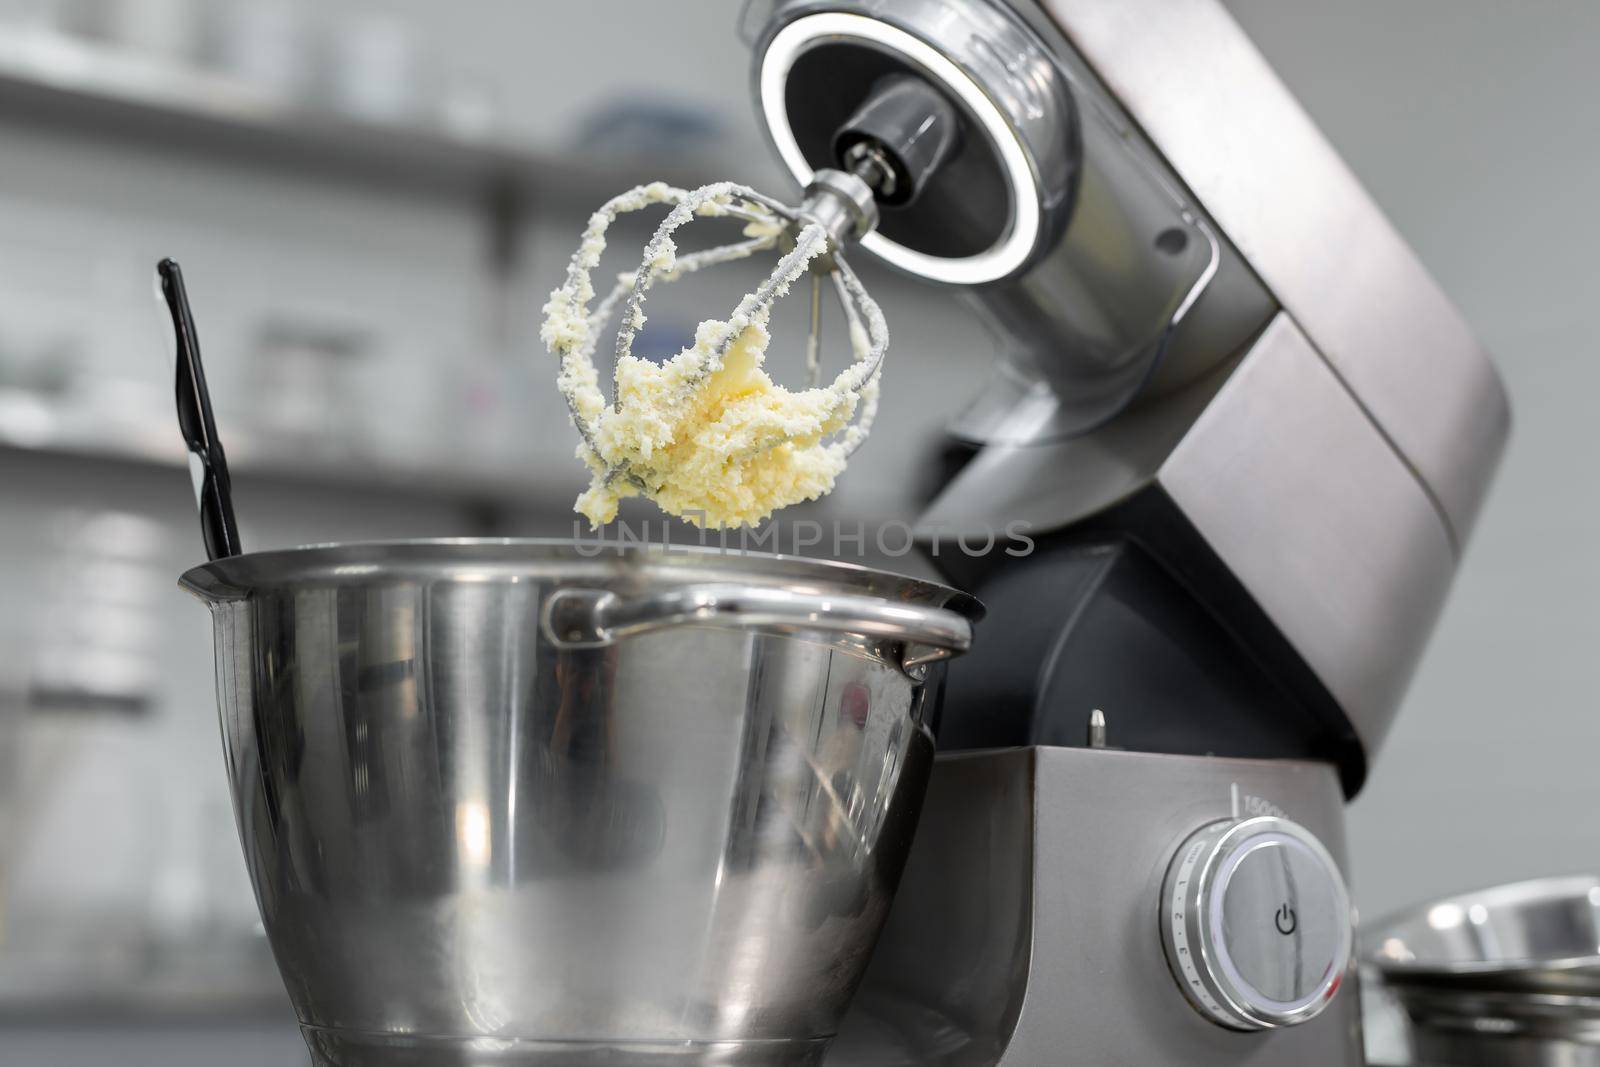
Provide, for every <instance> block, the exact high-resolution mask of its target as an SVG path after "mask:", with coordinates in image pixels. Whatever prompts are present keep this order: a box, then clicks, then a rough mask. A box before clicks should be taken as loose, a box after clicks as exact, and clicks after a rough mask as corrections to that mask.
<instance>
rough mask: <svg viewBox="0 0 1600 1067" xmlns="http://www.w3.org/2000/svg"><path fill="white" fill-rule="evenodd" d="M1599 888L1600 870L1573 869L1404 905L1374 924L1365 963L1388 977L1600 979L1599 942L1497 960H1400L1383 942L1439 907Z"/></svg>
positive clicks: (1508, 903) (1525, 900) (1515, 901)
mask: <svg viewBox="0 0 1600 1067" xmlns="http://www.w3.org/2000/svg"><path fill="white" fill-rule="evenodd" d="M1595 890H1600V873H1595V872H1588V873H1575V874H1562V875H1547V876H1545V877H1541V878H1526V879H1522V880H1520V881H1516V882H1505V883H1501V884H1499V885H1493V886H1487V887H1484V888H1481V889H1475V890H1469V891H1467V892H1465V893H1455V894H1452V895H1450V896H1445V897H1438V898H1435V899H1432V900H1429V901H1427V902H1426V903H1423V904H1416V905H1411V906H1410V907H1406V908H1402V909H1400V910H1398V911H1395V912H1393V913H1391V914H1389V915H1386V916H1384V918H1383V919H1381V920H1379V921H1377V922H1375V923H1373V925H1372V927H1371V930H1372V932H1371V933H1370V934H1369V935H1368V936H1367V937H1366V938H1364V941H1365V942H1366V945H1365V948H1364V951H1363V953H1362V956H1363V961H1364V962H1365V963H1367V964H1369V965H1371V966H1373V967H1376V968H1377V969H1378V970H1379V972H1381V973H1382V974H1383V976H1384V978H1385V980H1387V981H1390V982H1405V981H1407V980H1417V981H1430V980H1446V981H1447V980H1449V979H1452V978H1462V979H1468V978H1487V977H1495V976H1507V977H1509V976H1527V977H1536V976H1539V975H1552V976H1554V977H1559V976H1564V975H1573V974H1574V973H1578V974H1580V975H1582V974H1583V972H1593V975H1592V977H1594V978H1595V979H1597V980H1600V945H1597V946H1596V948H1597V951H1596V952H1593V953H1582V954H1577V955H1571V956H1503V957H1500V958H1497V959H1476V960H1450V959H1442V958H1438V957H1432V958H1428V957H1413V958H1412V959H1400V958H1396V957H1394V956H1390V955H1386V954H1385V953H1384V951H1383V945H1384V943H1385V942H1386V941H1387V940H1389V939H1390V938H1394V937H1397V936H1399V933H1400V931H1401V930H1403V929H1406V928H1410V927H1413V926H1415V925H1417V924H1419V923H1426V922H1427V921H1428V915H1429V913H1430V912H1432V911H1433V910H1434V909H1435V908H1439V907H1454V908H1458V909H1460V910H1461V911H1463V912H1465V911H1468V910H1469V909H1470V908H1471V907H1472V906H1474V905H1482V906H1483V907H1487V908H1506V907H1518V906H1523V905H1527V904H1532V903H1536V902H1556V901H1559V900H1562V899H1569V898H1571V897H1572V896H1574V895H1577V894H1579V893H1581V894H1582V895H1584V896H1586V897H1588V898H1589V899H1591V900H1592V899H1593V896H1594V891H1595Z"/></svg>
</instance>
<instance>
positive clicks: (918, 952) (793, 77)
mask: <svg viewBox="0 0 1600 1067" xmlns="http://www.w3.org/2000/svg"><path fill="white" fill-rule="evenodd" d="M742 29H743V32H744V35H745V37H746V40H747V41H748V42H749V43H750V45H751V48H752V54H753V87H754V92H755V95H756V97H757V100H758V114H759V116H760V119H761V120H762V122H763V124H764V125H765V126H766V128H767V130H768V132H769V134H770V138H771V141H772V144H773V146H774V148H775V150H776V152H777V154H778V156H779V157H780V158H781V159H782V160H783V161H784V163H785V164H786V165H787V167H788V168H789V170H790V171H791V172H792V173H793V175H794V177H795V178H796V179H797V180H798V181H800V182H801V183H804V182H806V181H808V180H809V179H810V177H811V175H812V173H813V172H814V171H815V170H817V169H824V168H835V167H840V166H847V165H848V164H849V163H850V161H851V159H852V158H858V157H859V156H860V155H861V154H862V150H861V149H860V148H854V149H852V150H853V151H854V153H855V155H854V156H849V155H844V154H841V152H840V148H841V146H850V145H853V144H854V143H855V140H856V139H857V138H858V137H862V136H865V137H869V138H870V137H873V136H878V135H881V137H880V140H881V145H882V147H883V148H884V152H885V154H887V155H890V156H892V155H893V154H894V148H895V146H896V145H897V144H905V145H907V146H908V148H907V151H906V152H905V153H904V155H906V157H907V158H908V159H912V158H919V157H933V156H935V155H937V157H938V159H939V160H940V162H939V165H938V166H937V168H935V167H932V166H926V167H923V168H921V170H918V169H917V168H916V167H913V166H911V165H909V164H907V165H906V166H904V167H901V168H896V167H893V166H885V167H884V168H883V169H884V170H886V171H892V172H896V174H897V178H903V177H904V174H902V173H900V172H901V171H904V172H906V173H912V174H913V176H914V177H915V178H916V179H917V184H918V188H917V190H916V192H915V195H914V196H911V197H909V198H908V197H904V196H902V202H901V203H899V204H894V203H890V202H887V201H884V200H880V208H881V221H880V223H879V225H878V229H877V231H876V232H875V233H873V234H872V235H871V236H870V237H868V238H866V239H865V240H863V241H862V245H863V247H864V248H865V249H866V250H868V251H871V252H873V253H875V254H876V255H877V256H879V257H880V258H881V259H883V260H884V261H885V262H887V263H889V264H890V265H891V266H894V267H896V268H898V269H900V270H902V271H904V272H907V273H909V274H912V275H914V276H916V277H919V278H921V279H923V280H926V281H928V282H931V283H936V284H945V285H951V286H954V287H956V288H957V290H958V291H959V293H960V295H961V297H962V298H963V299H964V300H966V301H967V302H968V303H969V304H970V305H971V306H972V307H973V309H974V310H975V312H976V313H977V314H978V315H979V316H981V317H982V318H983V319H984V320H985V321H986V322H987V323H988V324H989V325H990V326H991V327H992V331H993V334H994V338H995V345H996V351H995V359H996V371H995V374H994V375H993V377H992V381H991V384H990V385H989V386H988V387H987V388H986V390H985V391H984V393H983V394H982V395H980V396H979V397H977V398H975V399H974V400H973V402H972V403H971V405H970V406H969V407H968V408H967V409H966V410H965V411H964V412H962V413H961V414H960V415H959V416H958V417H956V419H955V420H954V423H953V424H952V427H951V432H952V436H953V437H954V438H955V439H956V440H957V441H960V442H963V443H964V444H965V445H966V447H967V451H968V455H967V456H966V457H965V461H964V465H961V466H959V467H958V468H957V469H956V470H955V471H954V472H953V473H952V474H951V476H950V477H949V479H948V480H947V482H946V483H945V485H944V487H943V489H942V490H941V491H940V493H939V494H938V495H937V496H936V497H935V499H934V500H933V501H932V503H931V504H930V505H929V507H928V509H927V511H926V512H925V514H924V515H923V516H922V519H921V527H920V528H921V531H922V535H923V537H924V538H925V539H926V540H929V541H932V540H933V539H935V538H936V537H943V538H950V537H954V536H957V535H966V536H969V537H971V538H975V539H978V540H981V538H982V536H983V532H984V531H985V530H991V529H997V528H1001V527H1003V526H1004V525H1005V524H1006V523H1010V522H1015V521H1018V520H1021V521H1024V522H1026V523H1028V524H1029V525H1030V527H1031V531H1032V532H1033V536H1035V537H1036V538H1037V540H1038V542H1039V550H1038V551H1037V552H1036V553H1035V554H1034V555H1033V556H1032V557H1030V558H1028V559H1024V560H999V561H989V560H985V561H981V562H976V563H975V562H972V561H970V560H968V559H961V560H955V559H953V558H952V557H951V554H949V553H946V554H944V555H943V556H941V557H940V565H941V566H943V567H944V568H946V571H947V575H948V576H949V577H950V578H951V579H952V580H953V581H955V582H956V583H957V584H959V585H962V586H964V587H966V588H968V589H970V590H972V591H973V592H974V593H976V594H977V595H978V596H979V597H980V598H981V599H982V600H983V601H984V602H985V604H986V605H987V607H988V608H989V612H990V614H989V618H988V621H987V622H986V624H985V626H984V629H983V633H982V638H981V640H980V641H979V642H978V643H977V645H976V646H975V648H974V650H973V652H972V653H971V654H970V655H969V656H968V657H966V658H965V659H964V660H962V661H961V662H959V663H957V664H956V665H954V667H953V669H952V671H951V676H950V684H949V689H948V691H947V694H946V702H945V707H944V715H943V722H942V724H941V727H940V731H939V746H940V749H941V755H940V757H939V760H938V762H937V763H936V766H935V770H934V773H933V777H932V786H931V787H930V799H929V802H928V804H927V808H926V810H925V812H924V815H923V817H922V819H921V821H920V823H919V829H918V835H917V839H916V842H915V844H914V846H913V852H912V857H911V860H910V862H909V865H908V868H907V875H906V878H905V881H904V883H903V885H902V888H901V891H900V893H899V895H898V896H897V899H896V903H895V904H894V906H893V908H892V910H891V915H890V919H889V923H888V926H887V929H886V933H885V935H884V938H883V940H882V942H881V943H880V946H879V950H878V952H877V955H876V956H875V958H874V962H873V964H872V967H871V970H870V971H869V974H868V977H867V979H866V983H865V986H864V988H863V991H862V993H861V995H860V996H859V997H858V999H857V1000H856V1002H855V1005H854V1007H853V1009H852V1013H851V1015H850V1016H849V1018H848V1019H847V1022H846V1025H845V1028H844V1031H843V1032H842V1034H841V1036H840V1038H839V1040H838V1042H837V1043H836V1046H835V1048H834V1050H833V1052H832V1053H831V1055H830V1058H829V1060H828V1061H827V1062H828V1063H830V1064H852V1065H854V1064H861V1065H865V1064H873V1065H875V1067H889V1065H896V1064H948V1065H952V1067H953V1065H972V1067H988V1065H996V1064H1004V1065H1017V1067H1024V1065H1027V1067H1036V1065H1044V1064H1085V1065H1091V1064H1092V1065H1096V1067H1099V1065H1108V1064H1129V1065H1139V1067H1150V1065H1162V1064H1180V1063H1181V1064H1194V1065H1219V1067H1220V1065H1225V1064H1272V1065H1279V1064H1287V1063H1294V1064H1298V1065H1301V1067H1350V1065H1355V1064H1361V1063H1363V1062H1364V1059H1363V1051H1362V1038H1361V1027H1360V1011H1359V998H1358V996H1357V990H1356V975H1355V973H1354V970H1353V969H1352V968H1351V967H1350V964H1349V958H1350V957H1349V945H1350V938H1351V930H1352V927H1353V924H1354V913H1353V909H1352V908H1351V905H1350V898H1349V896H1348V894H1347V890H1346V885H1345V875H1344V865H1345V858H1344V849H1343V833H1342V822H1343V816H1342V804H1343V801H1344V800H1345V799H1346V798H1348V797H1349V796H1352V795H1354V793H1355V792H1356V791H1358V790H1359V789H1360V787H1361V785H1362V783H1363V781H1364V780H1365V778H1366V776H1367V774H1368V771H1369V769H1370V767H1371V765H1372V762H1373V760H1374V759H1375V758H1376V756H1377V754H1378V752H1379V751H1380V749H1381V747H1382V744H1383V741H1384V738H1385V736H1386V734H1387V732H1388V730H1389V727H1390V725H1391V723H1392V722H1393V719H1394V717H1395V715H1396V714H1397V712H1398V709H1399V707H1400V705H1401V700H1402V698H1403V695H1404V693H1405V690H1406V687H1407V685H1408V682H1409V680H1410V677H1411V674H1412V671H1413V669H1414V668H1415V666H1416V664H1417V661H1418V659H1419V658H1420V656H1421V653H1422V650H1423V648H1424V646H1425V644H1426V641H1427V638H1428V635H1429V633H1430V632H1431V630H1432V628H1433V625H1434V623H1435V621H1436V618H1437V616H1438V613H1439V610H1440V608H1441V606H1442V604H1443V601H1444V598H1445V595H1446V592H1447V591H1448V588H1449V586H1450V583H1451V581H1452V580H1453V578H1454V574H1455V571H1456V569H1457V566H1458V564H1459V561H1460V558H1461V553H1462V549H1463V546H1464V544H1465V543H1466V541H1467V538H1468V536H1469V534H1470V532H1471V530H1472V527H1473V524H1474V522H1475V520H1476V518H1477V515H1478V513H1479V510H1480V507H1481V505H1482V503H1483V499H1484V495H1485V493H1486V491H1487V488H1488V485H1489V483H1490V481H1491V480H1492V477H1493V474H1494V471H1495V469H1496V467H1497V465H1498V462H1499V458H1500V455H1501V453H1502V451H1503V449H1504V445H1505V441H1506V438H1507V435H1508V432H1509V425H1510V415H1509V406H1508V403H1507V398H1506V394H1505V391H1504V388H1503V386H1502V384H1501V382H1500V379H1499V377H1498V375H1497V373H1496V371H1495V369H1494V367H1493V365H1492V363H1491V362H1490V360H1489V358H1488V356H1487V355H1486V353H1485V352H1484V351H1483V350H1482V348H1481V347H1480V346H1479V344H1478V343H1477V342H1476V340H1475V339H1474V338H1473V337H1472V335H1471V332H1470V331H1469V329H1468V328H1467V326H1466V325H1465V323H1464V322H1463V320H1462V318H1461V316H1460V315H1459V313H1458V312H1457V311H1456V310H1455V309H1454V308H1453V307H1452V306H1451V304H1450V303H1449V301H1448V299H1447V298H1446V297H1445V296H1444V295H1443V293H1442V292H1441V291H1440V290H1439V288H1438V286H1437V285H1436V284H1435V283H1434V282H1433V280H1432V279H1431V278H1430V277H1429V276H1428V274H1427V273H1426V271H1425V270H1424V269H1423V267H1422V266H1421V264H1420V263H1419V262H1418V260H1417V259H1416V257H1415V255H1414V254H1413V253H1412V252H1411V251H1410V249H1408V248H1407V247H1406V246H1405V244H1404V243H1403V241H1402V240H1401V239H1400V238H1399V236H1398V235H1397V234H1396V232H1395V231H1394V229H1393V228H1392V227H1391V226H1390V224H1389V223H1388V222H1387V221H1386V220H1385V219H1384V217H1383V215H1382V213H1381V212H1380V211H1379V210H1378V208H1377V206H1376V205H1375V204H1374V203H1373V202H1372V200H1371V199H1370V198H1369V197H1368V195H1367V194H1366V193H1365V192H1364V190H1362V188H1361V187H1360V185H1359V183H1358V182H1357V181H1356V179H1355V178H1354V177H1353V176H1352V175H1351V173H1350V172H1349V170H1348V169H1347V168H1346V167H1345V166H1344V164H1343V163H1342V162H1341V161H1340V160H1339V158H1338V156H1337V155H1336V154H1335V153H1334V151H1333V150H1332V148H1331V147H1330V146H1329V145H1328V144H1327V143H1326V141H1325V140H1324V139H1323V138H1322V136H1321V135H1320V133H1319V132H1318V131H1317V129H1316V128H1315V126H1314V125H1313V124H1312V123H1311V121H1310V120H1309V118H1308V117H1307V116H1306V115H1305V114H1304V112H1303V111H1302V110H1301V109H1300V108H1299V106H1298V104H1297V103H1296V102H1295V101H1294V99H1293V98H1292V96H1291V95H1290V94H1289V93H1288V91H1287V90H1286V89H1285V87H1284V86H1283V85H1282V83H1281V82H1280V81H1279V80H1278V79H1277V77H1276V76H1275V75H1274V74H1273V72H1272V71H1271V69H1270V68H1269V67H1268V66H1267V64H1266V63H1265V61H1264V60H1263V59H1262V57H1261V56H1260V55H1259V53H1258V52H1257V51H1256V50H1255V48H1254V47H1253V46H1252V45H1251V43H1250V42H1249V40H1248V39H1247V38H1246V37H1245V35H1244V34H1243V32H1242V31H1241V30H1240V28H1239V27H1238V26H1237V25H1236V24H1235V23H1234V22H1233V20H1232V18H1231V17H1230V16H1229V15H1228V13H1227V12H1226V10H1225V9H1224V8H1223V7H1222V6H1221V4H1220V3H1218V2H1216V0H1116V2H1110V0H751V2H750V3H749V4H747V7H746V10H745V15H744V23H743V27H742ZM908 78H912V79H921V80H922V82H924V83H925V84H926V85H929V86H932V87H933V88H935V89H936V90H938V91H939V92H940V93H941V94H943V95H944V97H945V98H946V100H947V101H948V103H949V105H950V106H951V108H952V109H953V110H954V112H955V113H956V114H957V116H958V119H957V120H956V123H955V125H957V126H958V127H959V128H958V129H955V130H951V129H950V125H951V123H950V122H949V121H948V119H947V118H946V117H945V116H944V115H941V116H940V117H939V118H938V119H937V120H936V121H932V122H931V123H930V125H931V126H932V127H934V128H937V129H938V130H939V143H938V145H937V146H936V147H937V152H935V151H933V150H931V149H930V150H928V151H921V150H920V149H919V148H918V146H917V145H915V144H914V143H913V141H912V138H911V136H910V135H909V134H907V133H905V132H904V131H905V130H907V129H914V128H915V127H916V124H915V123H902V124H901V125H900V126H899V127H896V126H894V125H892V124H891V123H888V122H887V121H886V120H884V119H883V118H882V116H884V115H887V114H892V113H894V111H895V108H894V107H892V106H890V105H889V104H887V103H884V102H883V101H884V99H885V98H886V97H887V96H888V95H889V94H890V93H891V92H892V93H894V94H895V96H896V99H897V100H899V99H903V98H904V97H905V96H906V95H907V91H906V89H905V85H906V81H907V79H908ZM863 100H865V101H866V102H865V103H863ZM894 184H895V185H896V187H897V188H898V187H900V186H903V184H904V182H903V181H899V180H897V181H896V182H895V183H894ZM1098 708H1105V709H1106V711H1107V714H1108V716H1109V718H1110V723H1111V733H1112V741H1113V744H1116V745H1121V746H1124V747H1125V748H1126V749H1127V750H1128V751H1120V752H1117V751H1107V750H1104V749H1103V748H1101V747H1094V745H1095V741H1094V740H1088V742H1087V743H1088V744H1089V746H1090V747H1083V746H1085V744H1086V739H1093V738H1101V739H1102V741H1101V743H1102V744H1103V735H1102V734H1101V733H1100V732H1099V731H1100V730H1101V728H1102V726H1103V723H1104V721H1105V720H1104V719H1102V718H1101V717H1100V716H1099V715H1098V713H1096V714H1095V715H1094V716H1093V718H1092V719H1091V712H1093V711H1094V709H1098Z"/></svg>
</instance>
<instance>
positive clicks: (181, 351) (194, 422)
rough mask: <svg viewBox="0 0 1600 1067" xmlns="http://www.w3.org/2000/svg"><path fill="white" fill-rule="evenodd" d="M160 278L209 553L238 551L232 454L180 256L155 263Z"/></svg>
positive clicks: (215, 555) (218, 556) (222, 555)
mask: <svg viewBox="0 0 1600 1067" xmlns="http://www.w3.org/2000/svg"><path fill="white" fill-rule="evenodd" d="M156 277H157V279H158V281H159V284H160V287H161V296H162V298H163V299H164V300H165V301H166V304H167V311H168V312H169V313H170V314H171V316H172V334H173V352H174V355H175V359H174V362H175V363H176V373H177V394H178V427H179V429H180V430H182V431H183V443H184V444H185V445H187V446H188V448H189V472H190V474H191V475H193V477H194V495H195V503H196V504H198V505H199V507H200V533H201V535H202V536H203V537H204V538H205V542H206V556H207V558H209V559H223V558H225V557H227V556H237V555H239V553H240V552H242V551H243V549H242V548H241V547H240V545H239V523H238V520H237V519H235V518H234V516H233V485H232V483H231V482H230V481H229V479H228V458H227V456H225V455H224V454H223V452H222V441H221V439H219V438H218V437H217V421H216V419H215V418H214V417H213V416H212V414H211V394H210V393H209V392H208V391H207V390H206V372H205V368H204V366H202V365H201V362H200V340H199V338H198V337H197V336H196V334H195V329H194V314H193V313H192V312H191V311H190V310H189V296H188V293H186V292H185V291H184V288H183V271H182V270H180V269H179V267H178V264H177V262H176V261H175V260H171V259H163V260H162V261H161V262H160V264H158V265H157V266H156Z"/></svg>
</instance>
